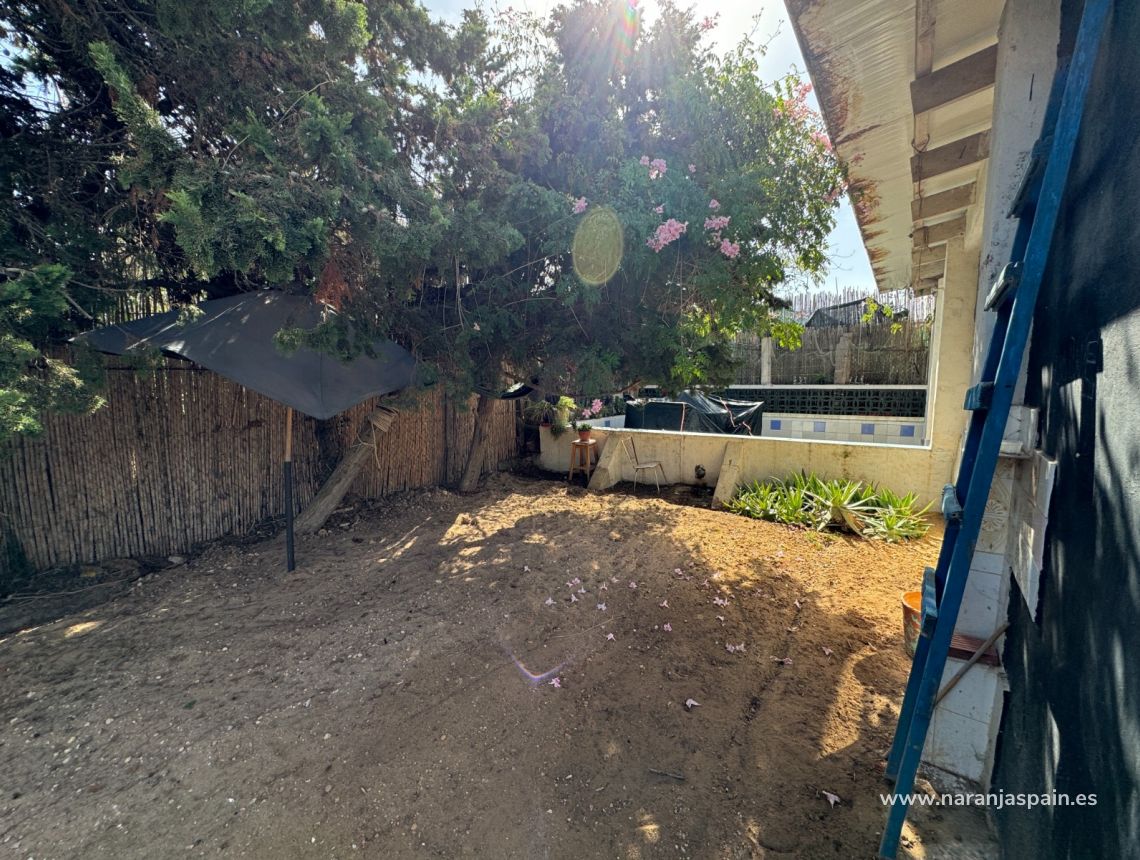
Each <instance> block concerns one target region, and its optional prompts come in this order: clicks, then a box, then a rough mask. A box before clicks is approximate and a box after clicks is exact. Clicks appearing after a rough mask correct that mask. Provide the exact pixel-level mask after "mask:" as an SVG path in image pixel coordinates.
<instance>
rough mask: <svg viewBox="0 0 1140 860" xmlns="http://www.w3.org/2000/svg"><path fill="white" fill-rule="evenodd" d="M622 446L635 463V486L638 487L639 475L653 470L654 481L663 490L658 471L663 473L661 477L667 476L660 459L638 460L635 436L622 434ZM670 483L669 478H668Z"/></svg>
mask: <svg viewBox="0 0 1140 860" xmlns="http://www.w3.org/2000/svg"><path fill="white" fill-rule="evenodd" d="M621 446H622V448H624V449H625V455H626V456H627V457H629V461H630V462H631V463H632V464H633V486H634V487H635V488H636V487H637V476H638V475H639V474H640V473H641V472H646V471H648V472H652V473H653V483H654V484H656V485H657V492H659V493H660V492H661V482H660V481H658V480H657V473H658V472H660V473H661V477H662V478H665V467H664V466H662V465H661V461H660V460H644V461H643V460H638V459H637V448H636V447H635V446H634V444H633V437H631V436H622V437H621ZM666 483H668V479H666Z"/></svg>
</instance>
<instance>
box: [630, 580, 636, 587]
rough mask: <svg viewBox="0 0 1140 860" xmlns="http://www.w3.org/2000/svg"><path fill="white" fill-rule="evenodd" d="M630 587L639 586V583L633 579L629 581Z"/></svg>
mask: <svg viewBox="0 0 1140 860" xmlns="http://www.w3.org/2000/svg"><path fill="white" fill-rule="evenodd" d="M629 587H630V588H637V583H636V582H634V581H633V580H632V579H631V580H630V581H629Z"/></svg>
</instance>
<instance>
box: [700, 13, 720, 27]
mask: <svg viewBox="0 0 1140 860" xmlns="http://www.w3.org/2000/svg"><path fill="white" fill-rule="evenodd" d="M719 17H720V13H719V12H718V13H717V14H716V15H706V16H705V17H704V18H703V19H702V20H701V23H700V25H699V26H700V28H701V29H702V30H711V29H712V28H713V27H715V26H716V19H717V18H719Z"/></svg>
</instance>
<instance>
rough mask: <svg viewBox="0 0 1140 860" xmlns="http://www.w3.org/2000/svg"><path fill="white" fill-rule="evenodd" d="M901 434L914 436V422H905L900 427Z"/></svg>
mask: <svg viewBox="0 0 1140 860" xmlns="http://www.w3.org/2000/svg"><path fill="white" fill-rule="evenodd" d="M899 435H900V436H913V435H914V425H913V424H903V425H902V426H901V427H900V428H899Z"/></svg>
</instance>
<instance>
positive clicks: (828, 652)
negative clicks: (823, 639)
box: [823, 645, 835, 657]
mask: <svg viewBox="0 0 1140 860" xmlns="http://www.w3.org/2000/svg"><path fill="white" fill-rule="evenodd" d="M834 653H835V652H834V651H832V650H831V649H830V648H828V647H827V646H826V645H824V646H823V656H824V657H830V656H831V655H832V654H834Z"/></svg>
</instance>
